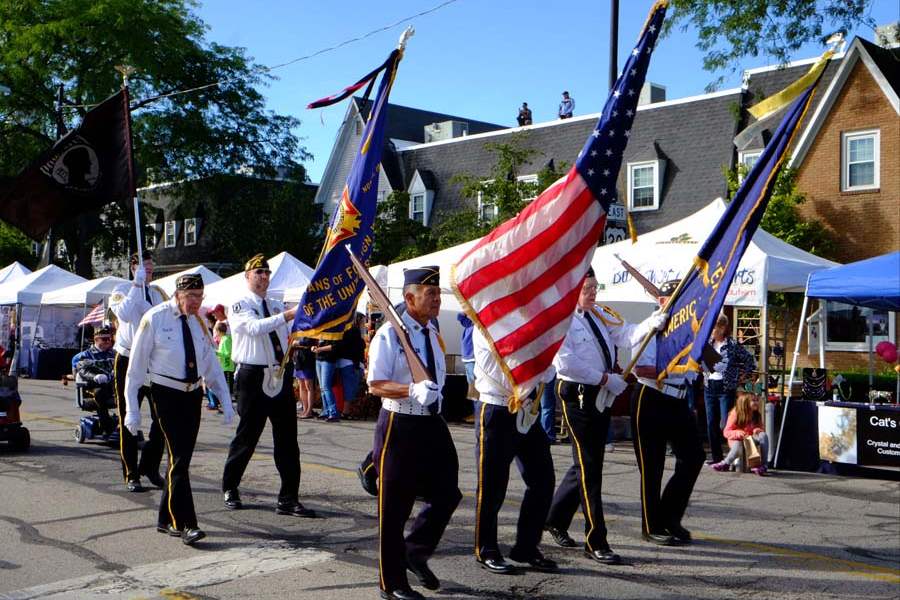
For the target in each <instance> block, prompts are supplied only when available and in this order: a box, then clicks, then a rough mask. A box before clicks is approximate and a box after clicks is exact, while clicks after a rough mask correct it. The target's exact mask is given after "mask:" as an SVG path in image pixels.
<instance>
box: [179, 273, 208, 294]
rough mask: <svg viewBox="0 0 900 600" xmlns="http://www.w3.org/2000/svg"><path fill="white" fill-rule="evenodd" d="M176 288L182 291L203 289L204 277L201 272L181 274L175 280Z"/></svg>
mask: <svg viewBox="0 0 900 600" xmlns="http://www.w3.org/2000/svg"><path fill="white" fill-rule="evenodd" d="M175 289H176V290H179V291H182V292H183V291H185V290H202V289H203V277H201V276H200V274H199V273H188V274H186V275H181V276H180V277H179V278H178V279H176V280H175Z"/></svg>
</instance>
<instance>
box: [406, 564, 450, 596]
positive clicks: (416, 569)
mask: <svg viewBox="0 0 900 600" xmlns="http://www.w3.org/2000/svg"><path fill="white" fill-rule="evenodd" d="M406 568H407V569H409V572H410V573H412V574H413V575H415V576H416V577H417V578H418V579H419V583H421V584H422V586H423V587H424V588H425V589H426V590H438V589H440V588H441V580H440V579H438V578H437V575H435V574H434V573H433V572H432V570H431V569H429V568H428V563H427V562H425V561H424V560H423V561H418V560H409V559H407V561H406Z"/></svg>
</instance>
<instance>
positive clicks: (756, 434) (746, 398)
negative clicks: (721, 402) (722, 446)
mask: <svg viewBox="0 0 900 600" xmlns="http://www.w3.org/2000/svg"><path fill="white" fill-rule="evenodd" d="M722 435H724V436H725V439H726V440H728V445H729V448H730V449H729V451H728V455H727V456H726V457H725V459H724V460H722V461H721V462H717V463H714V464H712V465H710V467H711V468H712V469H713V470H715V471H727V470H729V469H730V468H731V465H732V464H733V463H734V462H735V460H737V458H738V456H739V455H740V451H741V447H742V445H743V442H744V438H745V437H747V436H750V437H752V438H753V440H754V441H755V442H756V444H757V446H759V454H760V456H762V457H763V461H762V463H761V464H760V466H758V467H753V468H752V469H751V471H753V472H754V473H756V474H757V475H765V474H766V473H767V469H766V463H765V457H766V456H768V452H769V436H768V435H766V432H765V431H764V430H763V421H762V414H761V413H760V410H759V396H758V395H757V394H754V393H753V392H751V391H739V392H738V393H737V399H736V402H735V405H734V408H733V409H732V410H731V412H729V413H728V422H727V423H726V424H725V430H724V431H723V432H722Z"/></svg>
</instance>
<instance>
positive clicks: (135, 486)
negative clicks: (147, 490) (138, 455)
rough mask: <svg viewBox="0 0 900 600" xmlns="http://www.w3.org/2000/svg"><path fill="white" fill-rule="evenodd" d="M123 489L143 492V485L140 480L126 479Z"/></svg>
mask: <svg viewBox="0 0 900 600" xmlns="http://www.w3.org/2000/svg"><path fill="white" fill-rule="evenodd" d="M125 489H126V490H128V491H129V492H143V491H144V486H142V485H141V482H140V481H126V482H125Z"/></svg>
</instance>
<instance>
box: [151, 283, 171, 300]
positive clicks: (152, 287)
mask: <svg viewBox="0 0 900 600" xmlns="http://www.w3.org/2000/svg"><path fill="white" fill-rule="evenodd" d="M150 288H151V289H154V290H156V292H157V293H158V294H159V295H160V297H162V299H163V302H168V301H169V295H168V294H167V293H166V291H165V290H164V289H162V288H161V287H159V286H158V285H151V286H150Z"/></svg>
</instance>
